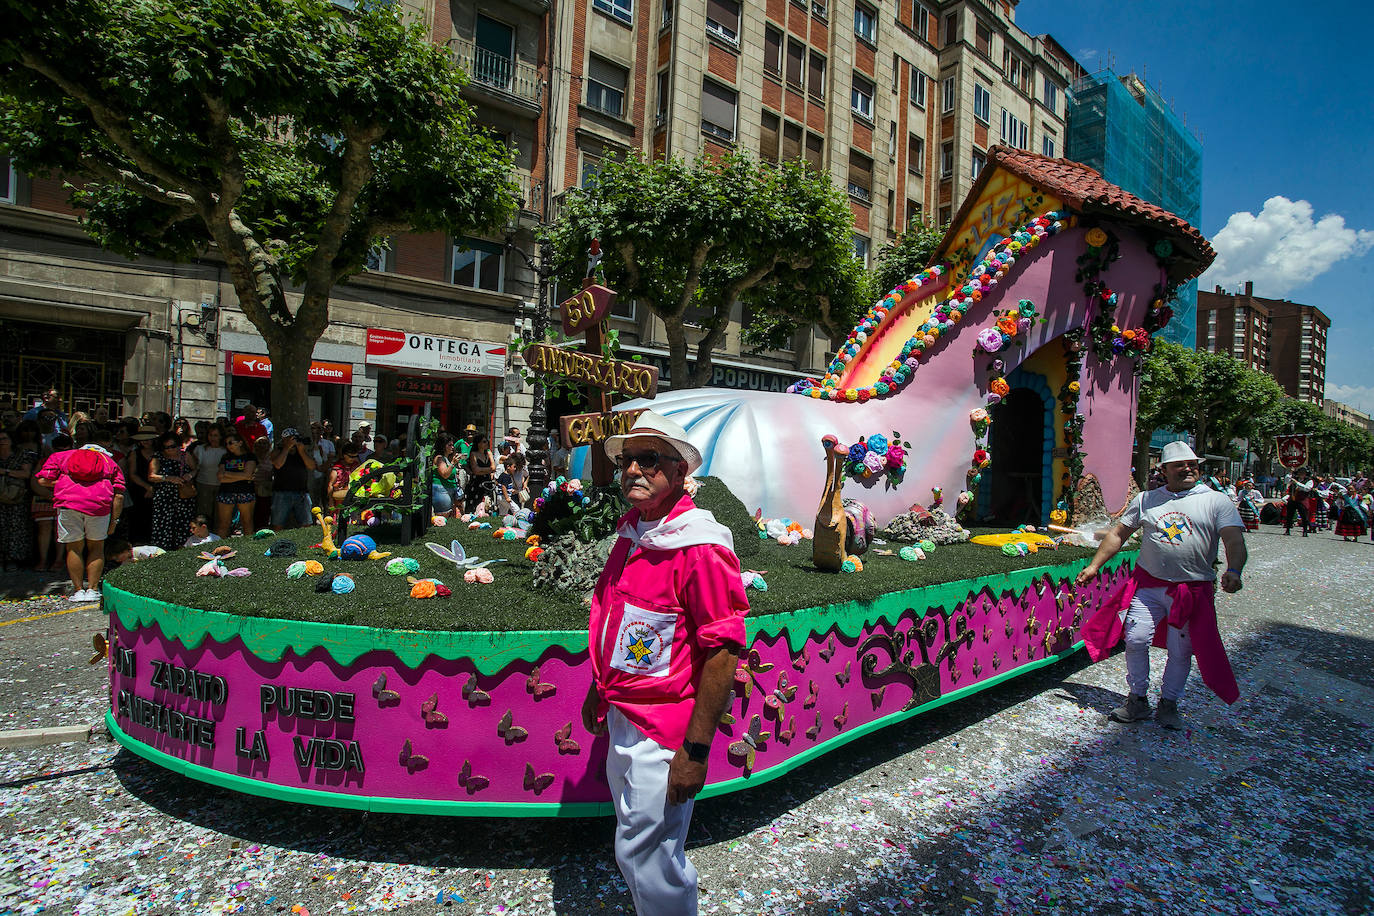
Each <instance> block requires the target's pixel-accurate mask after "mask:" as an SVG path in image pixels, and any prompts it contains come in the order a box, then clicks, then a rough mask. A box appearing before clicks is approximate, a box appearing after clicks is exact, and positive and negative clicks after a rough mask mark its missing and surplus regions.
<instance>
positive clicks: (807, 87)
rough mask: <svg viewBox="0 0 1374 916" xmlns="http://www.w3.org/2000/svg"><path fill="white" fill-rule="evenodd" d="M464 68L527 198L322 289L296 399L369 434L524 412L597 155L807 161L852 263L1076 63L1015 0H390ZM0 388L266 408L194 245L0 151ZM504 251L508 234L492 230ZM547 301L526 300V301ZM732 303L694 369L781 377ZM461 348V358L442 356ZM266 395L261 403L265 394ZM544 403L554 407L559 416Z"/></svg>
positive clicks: (519, 421) (821, 352) (627, 328)
mask: <svg viewBox="0 0 1374 916" xmlns="http://www.w3.org/2000/svg"><path fill="white" fill-rule="evenodd" d="M403 6H404V8H405V11H406V13H407V14H408V15H410V16H413V17H415V18H417V19H419V20H421V21H423V22H424V23H425V24H426V25H427V27H428V28H429V29H430V31H431V34H432V36H433V39H434V40H435V41H436V42H442V43H445V44H446V45H447V46H448V47H449V48H450V49H451V52H452V53H453V55H454V57H455V59H456V60H457V61H458V62H459V64H460V65H461V66H463V67H464V69H465V70H467V72H468V73H469V75H470V77H471V80H470V84H469V85H468V87H467V88H466V90H465V96H466V97H467V99H468V101H469V102H470V103H471V104H473V106H474V107H475V109H476V111H477V114H478V117H479V119H480V120H481V122H482V123H483V124H484V125H486V126H487V127H488V129H489V130H490V131H491V132H492V134H493V135H495V136H498V137H499V138H500V139H501V140H502V141H503V142H506V143H508V144H509V145H510V146H511V148H512V149H513V151H514V155H515V175H514V178H515V180H516V181H517V182H518V183H519V185H520V188H521V192H522V196H523V203H522V206H521V211H520V213H519V215H518V217H517V218H515V219H513V220H512V221H511V222H510V224H509V225H507V226H504V227H501V228H500V229H499V230H498V231H497V232H494V233H489V234H487V235H485V236H483V237H481V238H449V237H446V236H443V235H442V234H438V233H432V234H411V235H405V236H400V237H397V238H394V239H391V240H389V243H388V244H387V245H386V246H383V247H382V248H379V249H378V250H377V251H376V252H375V253H374V256H373V258H372V262H371V264H370V268H371V269H370V270H369V272H368V273H366V274H363V275H361V276H358V277H355V278H352V279H351V280H349V281H348V282H346V283H344V284H341V285H340V287H338V289H337V290H336V293H335V296H334V298H333V300H332V304H331V324H330V327H329V328H328V329H327V331H326V332H325V334H324V336H323V338H322V339H321V340H320V342H319V344H318V345H317V346H316V348H315V353H314V356H315V360H316V365H315V366H313V367H312V374H311V379H312V382H311V387H310V397H311V411H312V413H314V414H316V415H319V416H323V417H327V418H329V419H331V420H333V422H334V423H335V425H336V427H341V428H346V427H353V426H356V425H357V424H358V423H359V422H362V421H363V420H368V421H371V422H373V423H374V425H375V426H376V427H378V428H381V429H386V430H388V431H391V430H394V429H396V428H398V427H399V426H401V425H402V424H403V423H404V421H405V419H406V418H407V417H408V416H410V415H411V414H414V413H417V412H421V411H423V410H425V409H428V410H430V411H431V412H432V413H434V414H436V415H438V416H440V417H441V418H442V419H443V420H444V422H445V424H446V425H447V426H449V427H450V428H461V427H462V426H463V425H466V424H467V423H475V424H476V425H478V426H479V427H480V428H487V429H491V430H497V429H503V428H504V427H505V426H507V425H518V426H522V427H523V426H524V425H526V423H527V422H528V416H529V407H530V404H531V401H532V397H531V394H530V391H529V390H528V388H527V387H525V386H524V385H523V384H522V383H521V381H520V378H519V375H518V369H517V366H516V363H514V362H513V361H512V355H513V353H514V352H515V349H516V348H515V346H514V344H515V343H516V342H517V341H518V340H519V339H520V337H521V336H522V335H527V334H528V330H529V327H530V325H531V318H532V316H533V314H534V312H535V310H536V308H538V307H539V303H540V293H541V286H540V284H539V282H538V277H537V275H536V273H535V268H536V267H537V261H538V252H537V244H536V231H537V227H538V226H539V225H540V224H541V223H543V222H547V221H549V220H551V219H552V218H553V217H554V216H555V215H556V210H557V207H558V205H559V202H560V201H561V200H562V199H563V197H564V196H565V195H566V194H568V193H577V191H576V189H577V188H579V187H581V186H583V185H584V184H585V183H586V182H587V181H588V180H590V179H591V178H592V177H593V176H594V175H595V172H596V169H597V167H598V164H599V163H600V162H601V161H603V160H604V159H605V157H607V156H610V155H618V154H624V153H627V152H630V151H637V152H641V153H643V154H645V155H656V156H682V157H686V158H691V157H694V156H696V155H697V154H699V153H705V154H707V155H720V154H722V153H724V152H725V151H727V150H730V149H740V150H743V151H745V152H748V153H750V154H753V155H757V156H759V157H761V158H763V159H765V160H768V161H774V162H779V161H782V160H785V159H797V158H800V159H804V160H805V161H807V162H808V163H809V164H810V165H811V167H813V168H815V169H817V170H819V171H821V172H823V173H825V174H827V175H828V176H830V178H831V180H832V181H834V182H835V184H836V185H837V186H838V187H840V188H842V189H845V190H847V192H848V195H849V200H850V205H851V210H852V212H853V216H854V243H855V252H856V255H857V256H858V257H860V258H863V259H865V260H866V261H870V262H871V259H872V258H873V257H874V255H875V253H876V251H877V250H878V248H880V247H881V246H882V245H883V244H885V243H887V242H888V241H890V240H891V239H893V238H895V237H896V236H897V235H898V234H899V233H900V232H901V231H902V229H903V228H904V227H905V226H906V225H908V224H909V223H912V222H920V223H924V224H928V225H939V224H943V223H944V222H947V221H948V220H949V219H950V217H951V215H952V214H953V213H954V212H955V210H956V209H957V207H958V205H959V203H960V202H961V201H962V199H963V197H964V195H965V194H966V193H967V191H968V189H969V188H970V187H972V184H973V182H974V180H975V179H976V177H977V174H978V172H979V170H980V169H981V167H982V164H983V161H984V160H983V157H984V155H985V153H986V150H987V149H988V147H989V146H991V145H993V144H995V143H999V142H1001V143H1006V144H1008V145H1011V146H1018V147H1021V148H1027V149H1033V150H1035V151H1037V152H1042V153H1047V154H1050V155H1063V149H1064V139H1063V138H1064V119H1065V113H1066V112H1065V110H1066V106H1067V101H1066V92H1067V90H1068V88H1069V87H1070V86H1071V85H1072V84H1073V82H1074V81H1075V80H1077V79H1079V78H1081V77H1082V76H1083V74H1084V71H1083V70H1082V68H1081V67H1079V66H1078V64H1077V63H1076V62H1075V61H1074V60H1073V58H1072V57H1071V56H1070V55H1068V54H1067V53H1066V52H1065V51H1064V50H1063V48H1061V47H1060V46H1059V45H1058V44H1057V43H1056V42H1055V41H1054V40H1053V39H1052V38H1050V37H1049V36H1038V37H1037V36H1031V35H1028V34H1026V33H1025V32H1023V31H1022V30H1020V29H1019V28H1018V27H1017V26H1016V24H1015V20H1014V14H1015V3H1012V2H983V0H958V2H950V3H933V2H930V3H926V2H915V0H897V2H895V3H879V2H869V0H858V2H854V3H852V4H851V3H846V4H844V5H838V4H836V3H835V2H834V0H806V2H800V0H743V2H742V0H562V2H550V0H507V2H503V3H494V2H491V0H403ZM0 174H3V176H4V182H5V184H4V186H3V188H0V192H3V193H0V322H2V323H3V326H2V327H0V330H3V331H5V332H7V333H9V334H12V335H15V337H16V339H18V340H20V341H22V342H23V343H22V344H21V346H19V347H18V348H12V349H10V350H7V351H4V352H0V401H10V400H13V401H32V400H33V399H34V398H35V397H36V396H37V394H39V393H41V391H42V390H44V389H46V388H47V387H53V386H55V387H58V388H59V390H61V391H62V394H63V397H64V400H66V401H67V403H68V404H70V405H71V406H72V407H74V408H89V407H92V406H95V405H96V404H100V403H104V404H106V405H107V406H109V407H110V409H111V410H112V412H114V413H121V414H128V413H138V412H141V411H143V410H148V409H165V410H168V411H170V412H173V413H175V414H184V415H186V416H190V417H193V418H199V417H213V416H216V415H226V414H232V413H234V412H235V411H236V410H237V409H238V408H239V407H241V406H242V405H243V403H245V402H246V401H249V400H251V401H253V402H255V403H259V404H262V403H264V402H267V401H269V399H270V386H269V381H268V380H269V378H270V372H271V369H270V361H269V360H267V359H266V355H267V349H266V346H265V344H264V343H263V341H262V339H261V337H260V336H259V335H258V333H257V331H256V330H255V329H254V328H253V326H252V324H251V323H250V322H248V321H247V319H246V317H245V316H244V315H243V314H242V313H241V312H240V311H239V310H238V309H237V307H236V305H235V296H234V292H233V289H232V287H231V286H230V284H229V283H228V282H227V280H226V277H225V276H224V273H223V270H222V269H221V266H220V265H219V264H218V263H217V262H216V261H215V260H213V259H212V258H208V259H206V260H203V261H198V262H194V263H191V264H171V263H163V262H157V261H153V260H148V259H142V260H139V261H127V260H125V259H123V258H121V257H119V256H116V255H112V254H109V253H108V252H102V251H101V250H99V249H98V248H97V247H96V246H95V245H94V244H92V243H91V242H90V241H89V240H88V239H87V238H86V236H85V235H84V233H83V232H82V231H81V230H80V228H79V226H77V224H76V219H75V215H74V213H73V212H72V210H71V209H70V207H69V205H68V204H67V192H66V190H64V188H63V187H62V184H61V181H60V180H49V179H31V178H28V177H26V176H24V175H20V174H15V173H14V171H13V170H12V169H10V168H8V163H6V162H3V161H0ZM508 241H509V242H510V243H511V244H510V245H507V242H508ZM565 292H566V291H563V290H558V289H556V288H549V289H547V290H546V291H545V301H546V303H547V304H548V305H550V306H551V305H553V304H554V303H556V302H557V301H558V300H559V298H560V296H561V295H562V294H563V293H565ZM611 321H612V323H613V325H614V326H615V327H616V328H617V329H618V330H619V331H620V340H621V343H622V346H623V348H624V349H625V350H626V351H627V352H628V353H631V354H637V355H639V356H640V357H641V358H643V359H645V360H648V361H650V362H653V363H655V364H657V365H658V366H659V367H660V369H662V370H664V372H665V378H664V383H665V385H666V386H669V387H670V386H671V385H672V379H671V378H670V377H666V370H667V368H668V365H667V352H668V351H667V344H666V334H665V333H664V329H663V327H662V323H661V322H659V321H657V320H656V319H655V318H654V317H653V316H652V315H650V314H649V313H648V312H647V310H646V309H643V308H639V307H637V306H636V303H634V302H633V301H623V302H620V303H619V304H618V305H617V308H616V310H615V312H614V313H613V314H612V317H611ZM746 321H747V316H745V315H744V314H742V313H740V314H736V315H735V316H734V321H733V322H732V324H731V327H730V329H729V332H728V333H727V336H726V339H725V342H724V345H723V347H722V349H721V350H719V351H718V353H717V358H716V360H715V362H716V372H715V377H714V378H713V380H712V383H713V384H717V385H723V386H728V387H739V388H753V389H761V390H781V389H782V388H783V387H785V386H786V385H787V384H788V383H790V382H791V381H794V380H795V379H796V378H797V377H798V376H799V375H802V374H814V373H817V372H819V371H821V370H822V368H823V367H824V365H825V363H826V361H827V360H828V358H829V355H830V353H829V346H828V342H827V341H826V340H825V339H824V338H823V337H821V336H820V335H819V333H818V332H814V331H813V332H801V333H799V334H798V335H797V336H796V338H795V339H794V341H793V342H792V345H791V346H790V347H788V348H784V349H780V350H775V351H768V352H765V353H762V354H748V353H746V351H745V347H744V346H743V344H742V341H741V334H742V331H743V328H744V323H745V322H746ZM441 352H442V353H446V354H449V355H450V357H451V356H452V354H455V353H462V354H463V358H462V359H454V358H443V359H441V358H439V357H437V356H436V354H438V353H441ZM268 406H269V407H270V403H269V404H268ZM564 407H565V405H560V404H557V403H555V404H553V405H551V413H552V414H553V415H554V416H556V415H557V414H558V413H559V412H561V411H562V410H563V409H564Z"/></svg>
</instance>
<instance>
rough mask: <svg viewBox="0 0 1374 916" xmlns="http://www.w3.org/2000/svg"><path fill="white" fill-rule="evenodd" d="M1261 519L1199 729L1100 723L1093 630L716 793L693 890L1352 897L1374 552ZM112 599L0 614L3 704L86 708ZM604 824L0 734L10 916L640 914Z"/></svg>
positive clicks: (1187, 704) (1151, 898)
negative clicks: (233, 785) (972, 688)
mask: <svg viewBox="0 0 1374 916" xmlns="http://www.w3.org/2000/svg"><path fill="white" fill-rule="evenodd" d="M1275 530H1276V529H1273V528H1270V527H1268V526H1266V527H1265V529H1263V530H1262V531H1261V532H1260V533H1258V534H1255V535H1252V536H1251V537H1250V539H1249V541H1250V548H1251V562H1250V565H1249V566H1248V567H1247V570H1246V587H1245V590H1244V591H1243V592H1241V593H1240V594H1239V595H1237V596H1221V597H1219V599H1218V603H1219V611H1220V615H1221V624H1222V630H1223V635H1224V637H1225V638H1226V641H1227V645H1228V648H1229V649H1230V651H1231V655H1232V660H1233V662H1234V664H1235V667H1236V670H1237V672H1238V675H1239V678H1240V681H1241V689H1242V699H1241V701H1240V702H1239V703H1237V704H1236V706H1234V707H1231V708H1227V707H1225V706H1224V704H1222V703H1220V701H1218V700H1217V699H1216V698H1215V697H1213V696H1212V695H1211V694H1210V693H1209V692H1208V691H1207V690H1206V689H1205V688H1204V687H1203V686H1202V684H1201V682H1200V680H1199V678H1198V676H1197V674H1196V672H1194V674H1193V676H1192V678H1191V679H1190V681H1189V686H1188V695H1187V697H1186V698H1185V701H1184V703H1183V704H1182V709H1183V712H1184V715H1185V719H1186V722H1185V725H1186V727H1185V729H1184V730H1183V731H1181V732H1178V733H1170V732H1165V731H1163V730H1161V729H1159V728H1158V727H1156V726H1155V725H1154V724H1153V723H1152V722H1144V723H1139V724H1137V725H1134V726H1123V725H1115V724H1109V723H1107V722H1106V721H1105V713H1106V711H1107V710H1109V709H1110V708H1112V707H1113V706H1115V705H1117V704H1118V703H1119V702H1120V701H1121V699H1122V691H1123V671H1124V661H1123V659H1122V657H1121V656H1120V655H1116V656H1114V657H1112V658H1111V659H1108V660H1107V661H1104V662H1103V663H1101V664H1098V665H1089V664H1088V663H1087V660H1086V658H1085V657H1084V656H1083V655H1082V654H1079V655H1077V656H1075V657H1074V658H1073V659H1070V660H1069V661H1067V662H1065V663H1062V664H1060V665H1057V666H1054V667H1051V668H1047V669H1043V670H1041V671H1038V672H1035V673H1033V674H1030V675H1026V676H1024V677H1022V678H1018V679H1015V680H1012V681H1010V682H1008V683H1007V684H1005V685H1003V686H1001V687H999V688H996V689H994V690H990V691H987V692H985V693H983V694H980V695H978V696H975V697H972V698H970V699H969V700H966V701H964V702H961V703H955V704H951V705H949V706H946V707H944V708H943V709H941V710H939V711H937V712H936V713H934V714H930V715H926V716H922V717H920V718H918V719H916V720H913V721H912V722H910V723H909V724H908V725H906V726H903V727H901V728H898V729H889V730H887V731H884V732H880V733H878V734H876V735H873V736H869V737H868V738H865V739H863V740H861V741H858V742H855V743H854V744H852V745H849V746H848V747H846V748H844V749H842V750H840V751H837V752H835V753H833V754H830V755H827V756H826V757H824V758H821V759H820V760H818V761H815V762H813V763H811V764H808V765H806V766H804V767H801V768H799V769H798V770H796V771H794V772H793V773H792V774H790V775H789V776H786V777H784V778H781V779H778V780H775V781H772V782H768V783H763V784H761V785H760V786H759V787H758V788H756V789H753V790H751V791H748V792H745V793H741V794H737V795H731V796H725V797H722V798H717V799H710V800H707V801H703V802H701V803H700V804H699V805H698V806H697V814H696V817H695V819H694V822H693V827H692V833H691V836H690V841H689V847H690V848H689V855H690V856H691V858H692V860H693V862H694V863H695V864H696V866H697V868H698V870H699V871H700V873H701V882H702V897H701V911H702V912H703V913H749V914H755V913H767V914H831V913H834V914H839V913H846V914H849V913H853V914H860V913H862V914H880V913H968V914H974V916H993V914H1020V913H1028V912H1036V913H1065V914H1072V913H1086V912H1104V911H1110V912H1115V913H1123V914H1125V913H1132V914H1134V913H1149V914H1170V916H1172V914H1179V916H1184V914H1187V916H1192V914H1197V913H1209V912H1218V913H1294V912H1300V913H1305V914H1337V913H1349V912H1358V911H1361V910H1363V909H1364V908H1366V907H1367V906H1368V888H1369V873H1370V872H1369V866H1368V863H1367V847H1368V840H1367V838H1368V837H1369V836H1371V835H1374V806H1371V805H1370V801H1369V798H1370V796H1369V790H1368V786H1369V782H1370V779H1371V776H1374V751H1371V741H1370V727H1371V725H1372V724H1374V615H1371V614H1370V613H1369V610H1370V608H1369V605H1370V601H1369V595H1370V594H1374V563H1372V562H1371V560H1374V548H1371V546H1370V545H1369V544H1368V542H1365V543H1363V544H1359V545H1350V544H1342V542H1340V541H1335V540H1332V539H1330V538H1329V537H1328V538H1321V537H1318V538H1309V539H1307V540H1305V541H1304V540H1302V539H1295V538H1294V539H1285V538H1283V536H1282V535H1277V536H1276V535H1275V534H1274V533H1273V532H1274V531H1275ZM29 605H30V603H29V602H24V603H18V604H16V603H6V604H4V605H0V608H2V609H3V611H4V613H3V614H0V619H5V620H9V619H17V618H19V617H22V616H28V615H30V614H31V613H32V609H31V608H30V606H29ZM34 606H35V607H36V606H39V605H34ZM102 620H103V618H100V617H99V615H98V614H95V613H94V612H84V613H78V614H70V615H66V616H64V617H54V618H48V619H46V620H43V621H35V622H32V623H22V624H15V625H13V626H7V627H3V628H0V651H3V652H4V656H5V662H6V664H5V666H4V673H5V677H4V678H3V679H0V717H2V718H0V722H3V723H10V722H13V723H18V724H0V727H3V728H13V727H26V726H27V725H29V724H71V723H75V722H91V721H95V720H96V719H98V718H99V717H100V715H101V712H102V704H103V703H104V702H105V697H104V692H103V688H104V682H103V671H101V670H100V666H95V667H93V668H87V667H86V666H85V664H84V663H85V657H86V656H88V655H89V652H90V649H89V645H90V643H89V632H90V631H91V630H92V629H95V628H98V627H99V626H101V625H102ZM1162 663H1163V654H1162V653H1159V652H1156V653H1155V654H1154V655H1153V656H1152V664H1153V665H1154V666H1155V668H1154V672H1153V673H1154V683H1155V684H1156V689H1157V685H1158V681H1159V675H1160V666H1161V665H1162ZM611 831H612V825H611V823H610V822H609V821H608V820H605V819H601V820H561V821H555V820H548V821H545V820H539V821H519V820H466V821H459V820H454V819H446V818H424V817H406V816H400V815H364V814H362V813H358V812H349V811H343V810H331V809H323V808H311V807H299V806H292V805H289V804H286V803H282V802H275V801H270V800H267V799H258V798H253V797H249V796H243V795H237V794H234V793H231V792H228V791H225V790H220V789H215V788H212V787H209V786H204V785H201V784H199V783H195V782H192V781H188V780H185V779H182V778H180V777H177V776H175V775H173V774H171V773H169V772H167V771H164V770H162V769H160V768H158V767H155V766H153V765H151V764H148V763H146V762H145V761H143V760H141V759H140V758H138V757H136V756H133V755H131V754H129V753H127V752H122V751H120V750H118V748H117V746H115V745H111V744H107V743H104V742H101V741H97V742H95V743H92V744H89V745H65V746H54V747H41V748H32V749H26V750H10V751H0V912H11V911H12V912H14V913H18V914H33V913H39V912H50V913H52V912H62V913H74V914H107V913H109V914H124V913H132V914H142V913H172V912H175V913H178V914H181V913H187V914H220V913H238V912H249V913H283V914H287V913H289V914H292V916H310V914H312V913H313V914H315V916H324V914H331V913H340V912H342V913H350V912H359V913H374V912H377V913H384V912H397V911H400V912H403V913H433V912H444V913H450V912H451V913H464V914H467V913H472V914H498V913H499V914H548V913H553V912H558V913H622V914H623V913H629V912H632V909H631V906H630V901H629V897H628V894H627V893H626V890H625V885H624V882H623V881H622V880H621V878H620V875H619V873H618V871H617V869H616V866H615V863H614V861H613V860H612V858H611V852H610V843H611ZM1108 902H1109V903H1108ZM1104 906H1106V907H1108V909H1107V910H1104Z"/></svg>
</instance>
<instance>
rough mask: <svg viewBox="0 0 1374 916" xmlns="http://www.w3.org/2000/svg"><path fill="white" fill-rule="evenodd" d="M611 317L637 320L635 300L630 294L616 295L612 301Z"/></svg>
mask: <svg viewBox="0 0 1374 916" xmlns="http://www.w3.org/2000/svg"><path fill="white" fill-rule="evenodd" d="M611 317H612V318H623V319H624V320H626V321H634V320H635V301H634V300H633V299H631V298H630V297H629V296H616V297H615V299H614V300H613V301H612V302H611Z"/></svg>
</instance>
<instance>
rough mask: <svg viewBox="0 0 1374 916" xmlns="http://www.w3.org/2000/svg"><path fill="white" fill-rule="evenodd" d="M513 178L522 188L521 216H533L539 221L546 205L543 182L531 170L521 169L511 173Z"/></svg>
mask: <svg viewBox="0 0 1374 916" xmlns="http://www.w3.org/2000/svg"><path fill="white" fill-rule="evenodd" d="M511 178H512V180H514V181H515V183H516V185H518V186H519V188H520V216H521V217H524V218H528V217H531V216H532V217H534V218H535V220H536V221H537V220H538V218H539V217H540V215H541V214H542V213H543V207H544V184H543V182H540V181H536V180H535V178H534V176H533V175H531V174H530V173H529V172H525V171H520V170H517V171H516V172H515V173H514V174H513V175H511Z"/></svg>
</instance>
